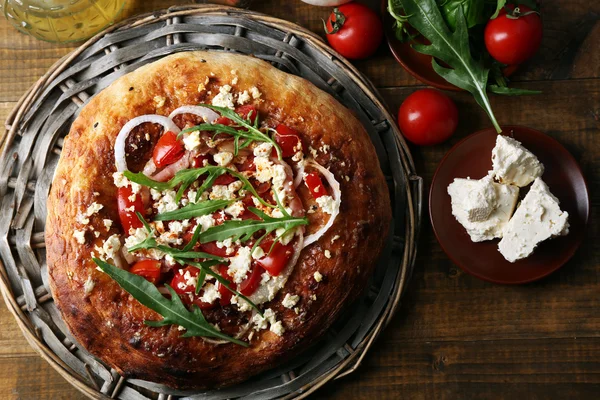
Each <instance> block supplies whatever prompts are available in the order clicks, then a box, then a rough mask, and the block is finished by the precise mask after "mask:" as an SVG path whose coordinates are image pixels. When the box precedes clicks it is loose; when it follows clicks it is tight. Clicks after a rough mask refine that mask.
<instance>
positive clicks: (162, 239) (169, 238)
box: [156, 231, 183, 246]
mask: <svg viewBox="0 0 600 400" xmlns="http://www.w3.org/2000/svg"><path fill="white" fill-rule="evenodd" d="M156 240H157V242H158V244H164V245H167V246H168V245H170V244H175V245H180V244H183V239H182V238H180V237H179V236H178V235H177V234H176V233H175V232H171V231H166V232H164V233H162V234H161V235H160V236H159V237H158V238H156Z"/></svg>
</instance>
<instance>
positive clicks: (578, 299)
mask: <svg viewBox="0 0 600 400" xmlns="http://www.w3.org/2000/svg"><path fill="white" fill-rule="evenodd" d="M128 3H129V4H128V5H127V9H126V12H125V14H126V15H128V16H129V15H133V14H135V13H138V12H143V11H150V10H154V9H159V8H165V7H167V6H170V5H172V1H164V0H151V1H148V0H144V1H142V0H138V1H129V2H128ZM184 3H185V2H184ZM369 3H370V5H372V6H373V7H374V8H376V9H377V8H378V4H379V2H378V1H376V0H372V1H370V2H369ZM543 3H544V4H543V5H544V40H543V43H542V49H541V50H540V51H539V53H538V54H537V55H536V56H535V58H534V59H533V60H531V61H530V62H527V63H526V64H525V65H523V67H522V68H520V70H519V72H518V73H517V74H516V75H515V76H514V81H516V83H515V86H516V87H523V88H528V89H537V90H542V91H543V92H544V93H543V95H539V96H535V97H498V96H494V97H492V99H491V101H492V105H493V108H494V110H495V113H496V116H497V117H498V119H499V121H500V123H504V124H518V125H525V126H529V127H532V128H535V129H538V130H541V131H543V132H546V133H547V134H549V135H551V136H552V137H554V138H556V139H558V140H559V141H560V142H561V143H562V144H563V145H564V146H566V148H567V149H568V150H569V151H570V152H571V153H572V154H573V155H574V156H575V157H576V158H577V159H578V160H579V161H580V163H581V167H582V168H583V171H584V174H585V176H586V177H587V180H588V184H589V187H590V190H591V196H592V199H591V200H592V216H591V221H592V222H591V224H590V226H589V230H588V236H587V240H586V242H585V243H584V245H583V246H582V247H581V249H580V250H579V251H578V252H577V254H576V255H575V257H574V258H573V259H572V260H571V261H570V262H569V263H568V264H567V265H566V266H565V267H564V268H562V269H561V270H560V271H558V272H556V273H554V274H553V275H551V276H550V277H548V278H546V279H543V280H542V281H540V282H537V283H534V284H529V285H524V286H499V285H493V284H490V283H486V282H483V281H480V280H478V279H476V278H474V277H472V276H470V275H467V274H465V273H463V272H462V271H461V270H460V269H458V268H457V267H456V266H455V265H454V264H453V263H452V262H451V261H450V260H449V259H448V258H447V257H446V256H445V254H444V253H443V252H442V250H441V248H440V246H439V245H438V243H437V241H436V240H435V238H434V236H433V234H432V230H431V226H430V224H429V222H428V219H427V218H425V220H424V223H423V233H422V237H421V241H420V244H419V254H420V255H419V257H418V260H417V263H416V268H415V272H414V276H413V278H412V282H411V283H410V288H409V290H408V293H407V295H406V297H405V298H404V299H403V304H402V307H401V309H400V310H399V312H398V313H397V315H396V317H395V318H394V320H393V321H392V323H391V324H390V326H388V328H387V329H386V330H385V332H384V333H383V334H382V336H381V338H380V339H379V340H378V341H377V343H376V345H375V346H374V348H373V349H372V351H371V352H370V354H369V355H368V356H367V357H366V359H365V362H364V365H363V366H362V367H361V368H360V369H359V370H358V371H357V372H356V373H355V374H353V375H351V376H350V377H347V378H344V379H341V380H340V381H336V382H334V383H330V384H328V385H327V386H326V387H325V388H324V389H322V390H321V391H320V392H319V395H318V396H315V397H326V396H327V397H333V398H361V399H372V398H376V397H377V398H406V399H440V398H448V399H464V398H478V399H482V398H485V399H488V398H489V399H492V398H493V399H498V398H511V399H524V398H527V399H546V398H574V399H577V398H590V399H591V398H598V396H599V394H600V313H599V310H600V287H599V281H600V230H599V228H600V224H598V223H597V222H596V221H597V218H599V217H600V215H599V207H598V206H599V203H600V194H599V193H600V191H598V190H597V188H598V186H599V185H600V162H598V161H597V160H596V158H598V157H600V132H599V131H598V128H600V51H599V50H600V23H599V22H598V15H600V2H598V1H589V0H546V1H544V2H543ZM252 9H254V10H257V11H260V12H264V13H268V14H271V15H274V16H276V17H280V18H285V19H288V20H291V21H294V22H297V23H298V24H300V25H302V26H305V27H307V28H309V29H311V30H313V31H315V32H318V33H320V34H322V25H321V18H326V17H327V15H328V12H329V10H328V9H327V8H319V7H313V6H308V5H305V4H304V3H300V2H299V1H298V0H268V1H259V0H255V1H254V4H253V6H252ZM72 49H73V46H70V45H55V44H49V43H44V42H40V41H37V40H35V39H32V38H30V37H27V36H24V35H22V34H19V33H17V32H16V31H15V30H14V29H13V28H12V27H10V26H9V25H8V23H7V22H6V21H5V20H0V120H4V119H5V118H6V116H7V115H8V113H9V111H10V110H11V109H12V108H13V106H14V105H15V104H16V101H17V100H18V99H19V97H20V96H21V95H22V93H23V92H24V91H25V90H26V89H27V88H28V87H29V86H30V85H31V84H33V83H34V82H35V81H36V80H37V79H38V77H39V76H41V75H42V74H43V73H44V72H45V71H46V70H47V69H48V68H49V67H50V66H51V65H52V64H53V63H54V62H55V61H56V60H57V59H58V58H59V57H61V56H63V55H64V54H66V53H68V52H69V51H71V50H72ZM356 65H357V67H358V68H359V69H360V70H361V71H362V72H363V73H364V74H365V75H366V76H367V77H368V78H370V79H371V80H372V81H373V82H374V84H375V85H376V86H377V87H378V88H379V90H380V91H381V93H382V94H383V96H384V98H385V99H386V101H387V102H388V105H389V107H390V109H391V110H394V111H395V110H397V109H398V106H399V105H400V103H401V102H402V100H403V99H404V98H405V97H406V96H407V95H408V94H410V93H411V92H413V91H414V90H415V89H417V88H418V87H420V86H422V84H421V83H420V82H418V81H417V80H415V79H414V78H413V77H411V76H410V75H409V74H408V73H407V72H405V71H404V70H403V69H402V67H401V66H400V65H399V64H397V63H396V62H395V61H394V59H393V57H392V56H391V54H390V52H389V50H388V48H387V46H385V45H382V46H381V48H380V49H379V51H378V53H377V54H376V55H375V56H374V57H372V58H370V59H369V60H366V61H360V62H357V63H356ZM449 95H450V96H451V97H452V98H453V99H454V100H455V101H456V103H457V105H458V106H459V110H460V123H459V126H458V131H457V132H456V134H455V136H454V137H453V138H452V139H451V140H449V141H448V142H447V143H445V144H443V145H439V146H435V147H425V148H418V147H414V148H412V152H413V156H414V158H415V161H416V164H417V169H418V172H419V173H420V175H421V176H423V177H424V178H425V182H426V184H427V185H428V184H429V183H430V182H431V177H432V174H433V171H434V170H435V168H436V165H437V163H438V162H439V161H440V159H441V158H442V156H443V155H444V153H445V152H446V151H447V150H448V149H449V148H450V147H451V146H452V145H453V144H454V143H456V142H457V141H459V140H460V139H462V138H463V137H465V136H466V135H469V134H470V133H472V132H474V131H476V130H479V129H482V128H485V127H488V126H490V123H489V121H488V119H487V117H486V116H485V114H484V112H483V110H481V109H480V108H479V107H478V106H477V105H476V104H475V102H474V100H473V98H472V97H471V96H470V95H468V94H465V93H449ZM426 187H428V186H426ZM0 398H2V399H5V398H15V399H16V398H20V399H77V398H83V396H82V395H81V394H79V392H77V391H76V390H75V389H73V388H72V387H71V386H70V384H69V383H67V382H66V381H65V380H64V379H63V378H61V377H60V376H59V375H58V373H56V372H55V371H54V370H53V369H52V368H51V367H50V366H49V365H48V364H47V363H46V362H45V361H44V360H42V359H41V358H40V357H39V356H38V355H37V354H36V353H35V352H34V351H33V350H32V349H31V348H30V347H29V345H28V344H27V342H26V341H25V339H24V338H23V337H22V335H21V332H20V330H19V329H18V327H17V325H16V323H15V321H14V320H13V317H12V315H11V314H10V313H9V312H8V311H7V309H6V307H5V306H4V304H2V305H0Z"/></svg>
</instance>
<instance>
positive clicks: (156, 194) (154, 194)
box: [150, 189, 162, 201]
mask: <svg viewBox="0 0 600 400" xmlns="http://www.w3.org/2000/svg"><path fill="white" fill-rule="evenodd" d="M150 195H151V196H152V200H154V201H157V200H159V199H160V198H161V197H162V193H161V192H160V191H158V190H156V189H150Z"/></svg>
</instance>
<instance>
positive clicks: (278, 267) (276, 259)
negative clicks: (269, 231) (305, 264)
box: [256, 241, 294, 276]
mask: <svg viewBox="0 0 600 400" xmlns="http://www.w3.org/2000/svg"><path fill="white" fill-rule="evenodd" d="M272 245H273V242H272V241H265V242H263V243H261V244H260V247H261V248H262V249H263V250H264V252H265V254H266V255H265V256H264V257H263V258H261V259H259V260H257V261H256V262H257V263H258V264H260V266H261V267H263V268H264V269H265V270H267V272H268V273H269V275H271V276H277V275H279V274H280V273H281V271H283V268H285V266H286V264H287V263H288V261H289V260H290V258H292V255H293V254H294V247H293V246H292V245H291V244H288V245H283V244H281V243H280V242H276V243H275V246H273V250H271V246H272ZM269 250H271V253H270V254H269Z"/></svg>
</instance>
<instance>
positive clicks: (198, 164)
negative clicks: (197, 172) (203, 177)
mask: <svg viewBox="0 0 600 400" xmlns="http://www.w3.org/2000/svg"><path fill="white" fill-rule="evenodd" d="M205 160H206V161H207V162H208V164H209V165H215V162H214V161H213V159H212V157H211V156H209V155H206V154H199V155H197V156H196V157H194V159H193V160H192V163H191V165H192V168H202V167H204V161H205Z"/></svg>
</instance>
